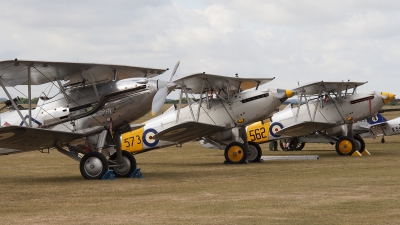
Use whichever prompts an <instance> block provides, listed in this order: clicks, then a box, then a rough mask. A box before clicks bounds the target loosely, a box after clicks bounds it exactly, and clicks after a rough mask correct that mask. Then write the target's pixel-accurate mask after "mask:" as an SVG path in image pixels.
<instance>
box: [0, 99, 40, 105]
mask: <svg viewBox="0 0 400 225" xmlns="http://www.w3.org/2000/svg"><path fill="white" fill-rule="evenodd" d="M2 100H3V101H1V102H0V103H4V102H5V101H7V100H4V99H2ZM38 101H39V98H32V100H31V102H32V104H37V102H38ZM16 103H17V104H28V99H27V98H19V100H18V102H16Z"/></svg>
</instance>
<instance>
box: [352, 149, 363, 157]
mask: <svg viewBox="0 0 400 225" xmlns="http://www.w3.org/2000/svg"><path fill="white" fill-rule="evenodd" d="M351 156H362V155H361V153H360V152H359V151H357V150H356V151H354V153H353V154H351Z"/></svg>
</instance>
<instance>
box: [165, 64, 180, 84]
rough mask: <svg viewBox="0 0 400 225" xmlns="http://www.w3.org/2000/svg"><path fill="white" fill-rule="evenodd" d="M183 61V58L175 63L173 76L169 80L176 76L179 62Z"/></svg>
mask: <svg viewBox="0 0 400 225" xmlns="http://www.w3.org/2000/svg"><path fill="white" fill-rule="evenodd" d="M180 63H181V60H178V62H177V63H176V64H175V67H174V70H173V71H172V74H171V77H170V78H169V80H168V81H169V82H171V81H172V78H173V77H174V75H175V73H176V70H178V67H179V64H180Z"/></svg>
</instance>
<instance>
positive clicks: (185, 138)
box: [121, 73, 292, 164]
mask: <svg viewBox="0 0 400 225" xmlns="http://www.w3.org/2000/svg"><path fill="white" fill-rule="evenodd" d="M273 79H274V78H239V77H226V76H219V75H211V74H205V73H200V74H193V75H190V76H186V77H183V78H180V79H177V80H175V81H174V83H176V84H177V88H179V89H180V90H181V92H180V98H179V100H180V101H179V104H178V105H173V106H171V107H170V108H169V109H168V110H167V111H166V112H164V113H163V114H162V115H159V116H157V117H155V118H152V119H151V120H149V121H147V122H146V124H145V126H144V127H141V128H139V129H137V130H134V131H132V132H128V133H125V134H123V135H122V137H121V139H122V140H121V143H122V147H123V148H124V149H125V150H127V151H129V152H132V153H134V154H138V153H142V152H147V151H151V150H154V149H158V148H162V147H167V146H171V145H181V144H182V143H185V142H189V141H193V140H202V143H203V144H205V145H207V144H212V146H216V147H217V148H219V149H223V150H224V151H225V159H226V162H228V163H232V164H239V163H243V162H245V161H246V160H248V161H257V160H259V159H260V157H261V149H260V148H258V149H256V148H254V147H253V146H251V145H249V144H248V142H247V139H246V132H245V127H246V125H248V124H250V123H253V122H255V121H258V120H262V119H264V118H267V117H269V116H270V115H271V113H272V112H274V110H275V109H276V108H277V107H279V106H280V105H281V104H282V102H284V101H285V100H286V99H287V98H289V97H291V96H292V91H291V90H285V89H264V90H259V86H260V85H262V84H265V83H267V82H270V81H271V80H273ZM253 88H254V89H253ZM183 94H185V97H186V99H188V100H189V101H188V105H187V106H185V107H182V102H181V100H182V98H183ZM189 97H190V98H192V97H194V99H195V100H193V101H192V100H191V99H190V98H189Z"/></svg>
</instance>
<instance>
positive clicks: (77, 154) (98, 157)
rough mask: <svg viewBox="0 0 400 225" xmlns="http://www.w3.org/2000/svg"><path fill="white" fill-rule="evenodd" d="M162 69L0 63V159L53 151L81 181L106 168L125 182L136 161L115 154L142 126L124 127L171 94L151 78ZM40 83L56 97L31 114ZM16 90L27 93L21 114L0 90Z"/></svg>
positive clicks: (167, 87)
mask: <svg viewBox="0 0 400 225" xmlns="http://www.w3.org/2000/svg"><path fill="white" fill-rule="evenodd" d="M177 65H178V64H177ZM176 68H177V67H175V71H174V73H175V72H176ZM166 70H167V69H154V68H142V67H132V66H122V65H109V64H92V63H68V62H44V61H24V60H17V59H15V60H11V61H2V62H0V85H1V87H2V88H3V90H4V92H5V93H6V94H7V97H8V100H7V101H6V102H5V107H4V108H8V111H6V112H3V113H1V114H0V118H1V127H0V155H8V154H13V153H22V152H27V151H33V150H40V151H41V152H49V149H51V148H55V149H57V150H58V151H59V152H61V153H63V154H64V155H66V156H69V157H71V158H73V159H75V160H76V161H78V162H80V172H81V174H82V176H83V177H84V178H86V179H100V178H101V177H102V176H103V175H104V174H105V173H106V172H107V171H108V170H109V169H112V170H114V173H115V175H116V176H121V177H127V176H129V175H130V173H131V172H132V171H133V170H134V169H136V161H135V158H134V157H133V155H132V154H130V153H128V152H127V151H122V150H121V142H120V135H121V134H122V133H125V132H128V131H131V130H132V129H135V128H138V127H141V126H143V125H142V124H136V125H131V124H130V123H131V122H132V121H134V120H136V119H138V118H140V117H142V116H143V115H145V114H147V113H148V112H149V111H150V110H153V113H156V111H157V110H158V109H160V108H161V106H162V104H163V103H164V99H165V97H166V94H167V93H168V92H170V91H171V90H172V89H174V88H175V84H173V83H169V82H168V81H163V80H159V79H156V78H155V77H156V76H158V75H160V74H162V73H164V72H165V71H166ZM41 84H48V85H49V86H50V88H49V89H51V88H54V89H57V91H56V92H55V94H54V95H51V96H50V94H49V93H51V92H48V93H45V91H43V93H42V95H41V96H40V98H39V101H38V103H37V104H36V106H35V107H34V106H33V104H32V102H31V99H32V96H31V90H32V86H34V85H41ZM17 85H24V86H26V87H27V92H28V96H27V98H28V101H29V102H28V107H25V108H24V107H22V106H21V105H18V98H13V97H12V96H11V95H10V93H9V91H8V90H7V87H15V86H17ZM155 96H156V97H155Z"/></svg>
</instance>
